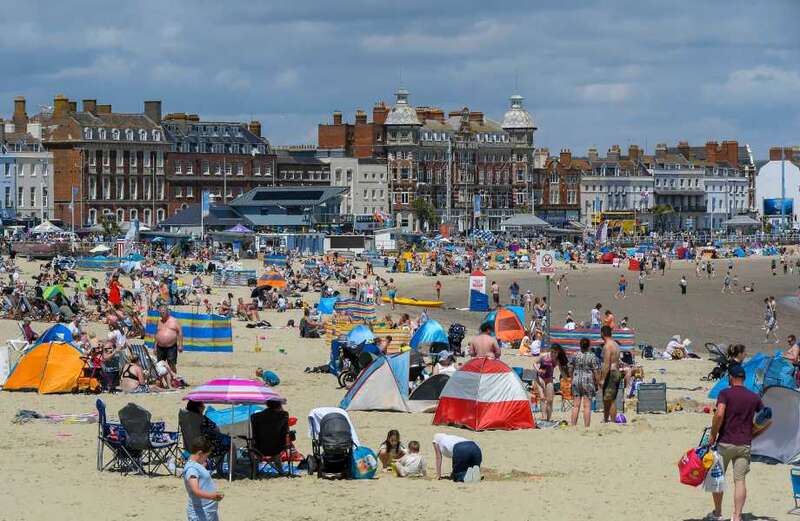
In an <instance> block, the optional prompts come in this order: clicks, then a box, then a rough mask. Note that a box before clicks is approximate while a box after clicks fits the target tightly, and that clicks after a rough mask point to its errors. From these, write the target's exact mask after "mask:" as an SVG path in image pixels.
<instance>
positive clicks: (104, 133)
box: [98, 128, 106, 140]
mask: <svg viewBox="0 0 800 521" xmlns="http://www.w3.org/2000/svg"><path fill="white" fill-rule="evenodd" d="M98 133H99V134H100V139H101V140H102V139H105V138H106V129H104V128H101V129H98Z"/></svg>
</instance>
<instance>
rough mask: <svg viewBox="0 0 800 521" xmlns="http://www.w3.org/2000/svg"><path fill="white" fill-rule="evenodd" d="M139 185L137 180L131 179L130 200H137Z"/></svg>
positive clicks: (129, 187)
mask: <svg viewBox="0 0 800 521" xmlns="http://www.w3.org/2000/svg"><path fill="white" fill-rule="evenodd" d="M137 188H139V183H137V182H136V178H134V177H131V178H130V180H129V182H128V199H131V200H136V198H137V196H138V195H139V194H138V190H137Z"/></svg>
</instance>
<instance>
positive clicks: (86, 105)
mask: <svg viewBox="0 0 800 521" xmlns="http://www.w3.org/2000/svg"><path fill="white" fill-rule="evenodd" d="M83 111H84V112H88V113H90V114H96V113H97V100H96V99H85V100H83Z"/></svg>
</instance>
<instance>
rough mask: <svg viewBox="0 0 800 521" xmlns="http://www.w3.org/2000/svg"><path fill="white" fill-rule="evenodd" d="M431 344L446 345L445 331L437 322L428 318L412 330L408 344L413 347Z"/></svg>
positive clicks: (418, 347)
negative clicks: (412, 333) (412, 334)
mask: <svg viewBox="0 0 800 521" xmlns="http://www.w3.org/2000/svg"><path fill="white" fill-rule="evenodd" d="M433 344H444V345H448V341H447V332H446V331H445V330H444V328H443V327H442V325H441V324H440V323H439V322H437V321H435V320H433V319H428V320H427V321H426V322H425V323H424V324H422V325H421V326H420V327H419V328H418V329H417V330H416V331H415V332H414V336H413V337H411V341H410V342H409V345H411V347H412V348H413V349H420V348H421V347H430V346H431V345H433Z"/></svg>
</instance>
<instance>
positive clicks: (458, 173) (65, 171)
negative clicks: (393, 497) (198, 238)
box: [0, 89, 800, 230]
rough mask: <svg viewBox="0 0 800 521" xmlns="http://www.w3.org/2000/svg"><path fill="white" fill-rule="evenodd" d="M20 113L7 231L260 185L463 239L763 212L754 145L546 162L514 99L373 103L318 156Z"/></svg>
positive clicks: (78, 113)
mask: <svg viewBox="0 0 800 521" xmlns="http://www.w3.org/2000/svg"><path fill="white" fill-rule="evenodd" d="M13 109H14V110H13V114H12V115H11V116H10V117H9V118H8V119H6V120H2V119H0V212H1V215H2V217H3V219H16V220H41V219H55V220H59V221H61V222H62V223H63V224H64V225H66V226H67V227H69V226H74V227H76V228H79V227H82V226H86V225H93V224H96V223H99V222H101V221H104V220H115V221H117V222H118V223H120V224H124V223H125V222H128V221H131V220H133V219H138V220H139V221H140V222H142V223H143V224H145V225H148V226H155V225H158V224H159V223H162V222H164V221H165V220H166V219H168V218H170V217H171V216H174V215H175V214H176V213H179V212H181V210H185V209H188V208H190V207H193V206H197V205H198V204H199V202H200V199H201V197H202V193H203V192H209V193H210V194H211V195H212V196H213V200H214V201H215V202H216V203H217V204H221V205H226V204H227V203H230V202H231V201H233V200H235V199H237V198H238V197H240V196H242V195H244V194H246V193H248V192H249V191H251V190H252V189H253V188H256V187H261V186H271V187H300V186H305V187H339V188H342V189H343V190H341V191H340V192H341V194H342V200H341V203H340V204H338V205H336V206H337V208H336V213H337V216H336V217H337V218H336V219H333V217H334V216H329V221H331V222H333V221H335V222H337V223H350V224H352V226H353V227H354V228H355V229H358V228H359V227H360V226H361V225H362V224H363V225H364V226H366V225H368V224H369V223H374V222H376V221H384V220H386V219H387V218H391V220H392V221H393V222H394V223H395V224H396V225H397V226H399V227H401V228H403V229H406V230H415V229H419V228H420V227H421V226H420V222H419V221H418V218H417V212H415V208H414V201H415V200H417V199H424V200H426V201H428V202H429V203H430V204H431V205H432V206H433V208H435V210H436V212H437V214H438V216H439V220H440V221H441V222H443V223H448V224H450V225H451V227H452V228H454V229H458V230H466V229H470V228H472V227H478V228H483V229H490V230H497V229H499V228H500V223H502V222H503V221H504V220H506V219H508V218H510V217H511V216H513V215H515V214H519V213H533V212H535V213H536V215H538V216H539V217H541V218H543V219H545V220H546V221H548V222H549V223H550V224H552V225H555V226H562V227H563V226H569V225H570V224H575V223H581V224H597V223H598V222H600V221H601V220H602V219H604V218H608V216H614V215H616V216H619V217H621V218H623V217H625V216H626V215H634V216H635V220H637V221H640V222H642V223H646V224H649V225H651V226H656V227H660V228H666V229H686V228H696V229H716V228H718V227H720V226H721V223H722V222H724V221H725V220H727V219H728V218H730V217H732V216H735V215H739V214H753V213H755V212H758V211H760V208H761V206H762V205H761V202H760V201H757V200H756V178H757V171H756V166H757V165H756V162H755V160H754V158H753V154H752V152H751V151H750V149H749V147H748V146H747V145H744V144H739V143H737V142H736V141H722V142H721V143H718V142H715V141H709V142H707V143H705V145H702V146H690V145H689V144H688V143H685V142H680V143H678V144H677V145H676V146H667V145H666V144H658V145H656V147H655V149H654V150H653V151H652V152H648V151H647V150H644V149H641V148H639V147H638V146H636V145H630V146H629V147H628V149H627V150H623V149H621V148H620V147H619V146H616V145H615V146H612V147H611V148H610V149H609V150H608V151H606V152H605V154H603V155H601V154H600V153H599V151H598V150H596V149H595V148H590V149H589V150H588V151H586V154H585V155H579V154H573V153H572V151H570V150H568V149H562V150H560V151H559V152H558V154H557V155H556V154H551V153H550V151H549V150H548V149H546V148H537V147H536V145H535V139H534V138H535V133H536V130H537V128H536V125H535V123H534V119H533V117H532V116H531V114H530V113H529V112H528V111H527V110H526V108H525V106H524V100H523V98H522V97H521V96H517V95H515V96H511V97H510V99H509V107H508V109H507V111H506V112H505V113H504V114H503V117H502V118H501V119H499V120H493V119H491V118H489V117H487V116H486V115H485V114H484V113H482V112H480V111H475V110H471V109H469V108H467V107H464V108H461V109H459V110H453V111H445V110H443V109H441V108H438V107H431V106H414V105H412V103H411V99H410V95H409V93H408V92H407V91H405V90H403V89H400V90H399V91H398V92H397V93H396V99H395V101H394V104H393V105H391V106H389V105H387V104H386V103H384V102H378V103H376V104H375V105H374V106H373V107H372V114H371V117H370V116H368V114H367V113H366V112H365V111H363V110H358V111H356V113H355V118H354V120H353V122H346V121H344V118H343V115H342V113H341V112H338V111H337V112H334V113H333V115H332V120H331V121H329V122H325V123H322V124H320V125H319V127H318V143H317V145H314V146H294V147H278V146H273V145H271V144H270V142H269V141H268V140H267V139H266V138H265V137H264V136H263V135H262V127H261V123H260V122H258V121H250V122H222V121H203V120H201V119H200V118H199V117H198V116H197V115H196V114H191V113H182V112H181V113H168V114H162V106H161V102H160V101H145V102H144V104H143V107H142V111H141V112H134V113H122V112H115V111H114V110H113V109H112V107H111V105H108V104H100V103H98V102H97V100H95V99H84V100H82V103H81V106H80V108H79V107H78V103H77V102H76V101H73V100H70V99H69V98H67V97H65V96H62V95H59V96H56V97H55V98H54V100H53V105H52V107H47V108H44V109H43V110H40V111H39V112H38V113H36V114H33V115H31V116H28V113H27V107H26V101H25V99H24V98H22V97H18V98H15V99H14V106H13ZM785 156H786V154H784V155H783V157H784V159H785ZM798 156H800V154H798ZM792 160H793V157H790V158H789V159H788V161H790V162H791V161H792ZM782 193H784V194H785V192H782ZM323 213H324V212H323ZM331 213H332V212H331Z"/></svg>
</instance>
